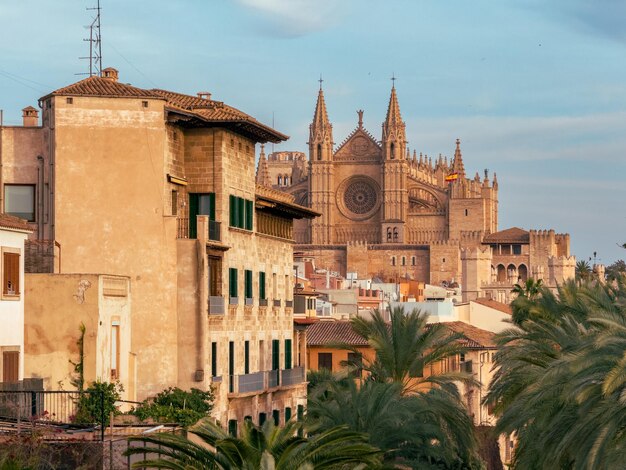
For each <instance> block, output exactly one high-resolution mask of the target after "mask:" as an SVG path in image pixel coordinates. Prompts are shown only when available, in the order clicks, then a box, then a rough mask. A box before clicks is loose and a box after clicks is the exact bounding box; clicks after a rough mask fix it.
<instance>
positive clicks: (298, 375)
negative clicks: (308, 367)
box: [214, 367, 306, 395]
mask: <svg viewBox="0 0 626 470" xmlns="http://www.w3.org/2000/svg"><path fill="white" fill-rule="evenodd" d="M305 378H306V374H305V372H304V367H294V368H293V369H281V370H265V371H259V372H253V373H251V374H240V375H231V376H228V393H229V394H231V395H237V394H249V393H262V392H266V391H268V390H269V389H272V388H276V387H279V386H283V387H289V386H292V385H298V384H302V383H304V381H305ZM214 381H215V380H214Z"/></svg>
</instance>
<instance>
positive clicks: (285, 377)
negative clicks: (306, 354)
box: [280, 367, 304, 385]
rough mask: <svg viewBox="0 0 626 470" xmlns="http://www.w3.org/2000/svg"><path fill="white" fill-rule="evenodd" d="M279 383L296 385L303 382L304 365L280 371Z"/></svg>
mask: <svg viewBox="0 0 626 470" xmlns="http://www.w3.org/2000/svg"><path fill="white" fill-rule="evenodd" d="M280 375H281V383H282V384H283V385H296V384H299V383H302V382H304V367H294V368H293V369H284V370H282V371H281V374H280Z"/></svg>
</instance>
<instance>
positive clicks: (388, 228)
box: [387, 227, 391, 242]
mask: <svg viewBox="0 0 626 470" xmlns="http://www.w3.org/2000/svg"><path fill="white" fill-rule="evenodd" d="M387 241H388V242H390V241H391V227H387Z"/></svg>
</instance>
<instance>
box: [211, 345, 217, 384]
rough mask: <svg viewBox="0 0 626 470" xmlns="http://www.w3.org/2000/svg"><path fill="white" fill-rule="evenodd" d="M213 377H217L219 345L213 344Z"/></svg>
mask: <svg viewBox="0 0 626 470" xmlns="http://www.w3.org/2000/svg"><path fill="white" fill-rule="evenodd" d="M211 377H217V343H216V342H213V343H211Z"/></svg>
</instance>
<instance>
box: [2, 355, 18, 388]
mask: <svg viewBox="0 0 626 470" xmlns="http://www.w3.org/2000/svg"><path fill="white" fill-rule="evenodd" d="M19 372H20V352H19V351H4V352H3V353H2V382H17V381H18V380H19Z"/></svg>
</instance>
